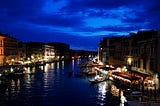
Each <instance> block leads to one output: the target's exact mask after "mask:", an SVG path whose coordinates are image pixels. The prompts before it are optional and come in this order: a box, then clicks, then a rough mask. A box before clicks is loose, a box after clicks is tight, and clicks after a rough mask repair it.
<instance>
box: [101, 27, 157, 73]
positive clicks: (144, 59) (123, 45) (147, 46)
mask: <svg viewBox="0 0 160 106" xmlns="http://www.w3.org/2000/svg"><path fill="white" fill-rule="evenodd" d="M159 54H160V31H153V30H151V31H138V32H137V33H130V36H121V37H110V38H109V37H108V38H104V39H103V40H102V41H101V42H100V43H99V47H98V57H99V61H101V62H103V63H104V64H113V65H119V66H127V68H128V69H130V70H135V71H141V72H147V73H154V72H159V73H160V55H159Z"/></svg>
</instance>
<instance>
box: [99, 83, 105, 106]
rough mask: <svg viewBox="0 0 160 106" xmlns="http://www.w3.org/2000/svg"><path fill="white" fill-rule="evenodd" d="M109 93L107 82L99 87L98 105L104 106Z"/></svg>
mask: <svg viewBox="0 0 160 106" xmlns="http://www.w3.org/2000/svg"><path fill="white" fill-rule="evenodd" d="M106 92H107V82H102V83H100V84H99V85H98V95H97V98H98V100H99V102H98V103H97V104H99V105H101V106H104V105H105V104H106V103H105V99H106Z"/></svg>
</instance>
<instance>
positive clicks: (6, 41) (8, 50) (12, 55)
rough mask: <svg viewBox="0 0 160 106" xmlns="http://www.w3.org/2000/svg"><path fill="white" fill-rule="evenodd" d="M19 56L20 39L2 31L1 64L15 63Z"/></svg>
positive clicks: (0, 43) (0, 44) (0, 36)
mask: <svg viewBox="0 0 160 106" xmlns="http://www.w3.org/2000/svg"><path fill="white" fill-rule="evenodd" d="M18 58H19V57H18V41H17V40H16V39H15V38H13V37H10V36H9V35H7V34H1V33H0V65H8V64H10V65H11V64H14V63H15V62H17V61H18Z"/></svg>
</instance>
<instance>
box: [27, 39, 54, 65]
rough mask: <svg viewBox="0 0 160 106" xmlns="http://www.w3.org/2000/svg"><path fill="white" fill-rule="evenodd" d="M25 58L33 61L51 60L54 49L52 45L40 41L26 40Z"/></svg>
mask: <svg viewBox="0 0 160 106" xmlns="http://www.w3.org/2000/svg"><path fill="white" fill-rule="evenodd" d="M26 45H27V56H26V57H27V59H28V60H30V61H33V62H38V61H47V62H49V61H52V60H53V59H54V58H55V50H54V47H53V46H50V45H46V44H45V43H41V42H28V43H26Z"/></svg>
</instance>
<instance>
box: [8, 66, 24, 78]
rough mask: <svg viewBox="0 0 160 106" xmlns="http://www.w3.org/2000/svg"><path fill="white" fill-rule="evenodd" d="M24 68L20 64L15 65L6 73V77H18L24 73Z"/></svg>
mask: <svg viewBox="0 0 160 106" xmlns="http://www.w3.org/2000/svg"><path fill="white" fill-rule="evenodd" d="M24 71H25V69H24V67H22V66H18V67H15V68H14V69H13V71H12V72H10V73H8V75H7V77H8V78H20V77H23V76H24V75H25V73H24Z"/></svg>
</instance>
